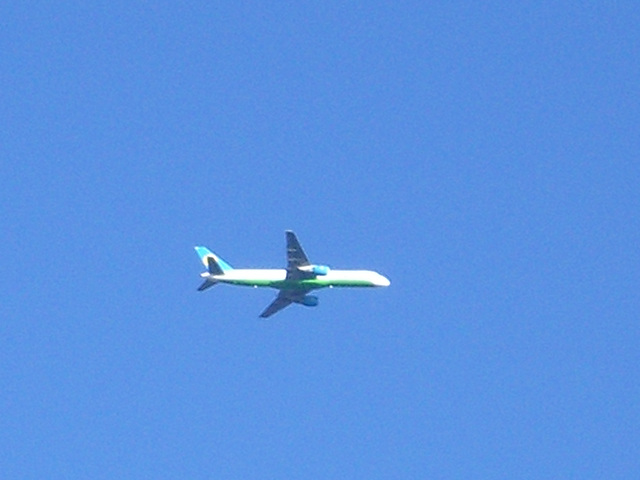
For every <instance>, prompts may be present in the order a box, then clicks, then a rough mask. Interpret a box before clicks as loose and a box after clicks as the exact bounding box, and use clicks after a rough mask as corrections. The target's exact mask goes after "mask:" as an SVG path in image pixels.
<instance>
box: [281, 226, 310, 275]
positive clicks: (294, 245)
mask: <svg viewBox="0 0 640 480" xmlns="http://www.w3.org/2000/svg"><path fill="white" fill-rule="evenodd" d="M285 233H286V235H287V270H296V269H297V268H298V267H304V266H306V265H309V259H308V258H307V255H306V254H305V253H304V250H303V249H302V247H301V246H300V242H298V238H297V237H296V234H295V233H293V232H292V231H291V230H287V231H286V232H285Z"/></svg>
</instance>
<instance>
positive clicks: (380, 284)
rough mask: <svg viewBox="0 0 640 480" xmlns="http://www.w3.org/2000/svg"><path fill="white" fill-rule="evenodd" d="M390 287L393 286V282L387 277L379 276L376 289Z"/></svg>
mask: <svg viewBox="0 0 640 480" xmlns="http://www.w3.org/2000/svg"><path fill="white" fill-rule="evenodd" d="M389 285H391V282H390V281H389V279H388V278H387V277H384V276H382V275H379V276H378V278H377V279H376V287H388V286H389Z"/></svg>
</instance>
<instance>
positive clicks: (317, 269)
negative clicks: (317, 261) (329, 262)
mask: <svg viewBox="0 0 640 480" xmlns="http://www.w3.org/2000/svg"><path fill="white" fill-rule="evenodd" d="M300 270H302V271H303V272H307V273H312V274H314V275H326V274H327V273H329V270H331V269H330V268H329V267H327V266H326V265H307V266H304V267H300Z"/></svg>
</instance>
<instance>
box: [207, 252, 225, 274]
mask: <svg viewBox="0 0 640 480" xmlns="http://www.w3.org/2000/svg"><path fill="white" fill-rule="evenodd" d="M207 269H208V270H209V273H210V274H211V275H224V271H223V270H222V268H220V265H218V262H216V259H215V258H213V257H212V256H209V257H207Z"/></svg>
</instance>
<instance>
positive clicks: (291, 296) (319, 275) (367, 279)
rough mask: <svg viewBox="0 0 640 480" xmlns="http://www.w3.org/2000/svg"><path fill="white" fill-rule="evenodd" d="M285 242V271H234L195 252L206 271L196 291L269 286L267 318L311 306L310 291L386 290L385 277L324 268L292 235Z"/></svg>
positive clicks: (313, 301)
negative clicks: (272, 291)
mask: <svg viewBox="0 0 640 480" xmlns="http://www.w3.org/2000/svg"><path fill="white" fill-rule="evenodd" d="M285 236H286V240H287V268H286V269H277V270H276V269H237V268H232V267H231V265H229V264H228V263H227V262H225V261H224V260H223V259H221V258H220V257H219V256H217V255H216V254H215V253H213V252H212V251H210V250H209V249H207V248H206V247H195V250H196V252H197V254H198V256H199V257H200V260H201V261H202V264H203V265H204V266H205V267H206V268H207V271H206V272H203V273H201V274H200V276H201V277H202V278H203V279H204V282H203V283H202V285H200V287H198V291H203V290H206V289H207V288H210V287H213V286H214V285H217V284H218V283H228V284H231V285H243V286H248V287H271V288H276V289H278V290H279V293H278V295H277V296H276V298H275V300H274V301H273V302H271V304H270V305H269V306H268V307H267V308H265V310H264V311H263V312H262V313H261V314H260V317H262V318H267V317H270V316H271V315H273V314H274V313H277V312H279V311H280V310H282V309H283V308H286V307H288V306H289V305H291V304H292V303H297V304H300V305H304V306H306V307H315V306H317V305H318V303H319V300H318V297H316V296H315V295H309V292H311V291H312V290H317V289H320V288H325V287H329V288H333V287H388V286H389V285H390V284H391V282H390V281H389V279H387V278H386V277H384V276H382V275H380V274H379V273H377V272H372V271H370V270H333V269H331V268H329V267H328V266H326V265H314V264H311V262H309V259H308V258H307V255H306V254H305V253H304V250H303V249H302V246H300V242H299V241H298V238H297V237H296V234H295V233H293V232H292V231H291V230H287V231H285Z"/></svg>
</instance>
